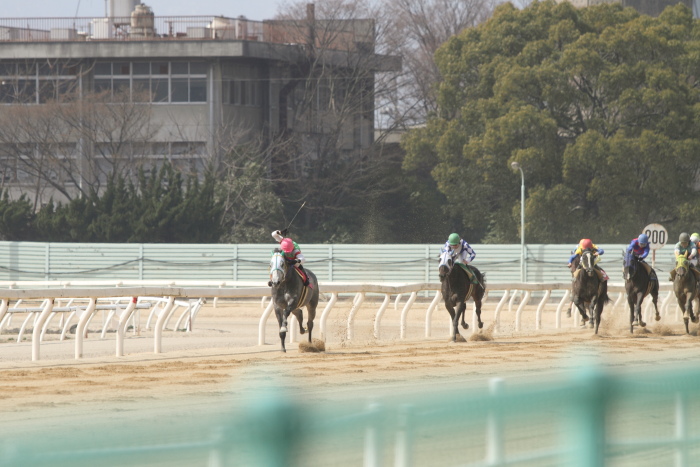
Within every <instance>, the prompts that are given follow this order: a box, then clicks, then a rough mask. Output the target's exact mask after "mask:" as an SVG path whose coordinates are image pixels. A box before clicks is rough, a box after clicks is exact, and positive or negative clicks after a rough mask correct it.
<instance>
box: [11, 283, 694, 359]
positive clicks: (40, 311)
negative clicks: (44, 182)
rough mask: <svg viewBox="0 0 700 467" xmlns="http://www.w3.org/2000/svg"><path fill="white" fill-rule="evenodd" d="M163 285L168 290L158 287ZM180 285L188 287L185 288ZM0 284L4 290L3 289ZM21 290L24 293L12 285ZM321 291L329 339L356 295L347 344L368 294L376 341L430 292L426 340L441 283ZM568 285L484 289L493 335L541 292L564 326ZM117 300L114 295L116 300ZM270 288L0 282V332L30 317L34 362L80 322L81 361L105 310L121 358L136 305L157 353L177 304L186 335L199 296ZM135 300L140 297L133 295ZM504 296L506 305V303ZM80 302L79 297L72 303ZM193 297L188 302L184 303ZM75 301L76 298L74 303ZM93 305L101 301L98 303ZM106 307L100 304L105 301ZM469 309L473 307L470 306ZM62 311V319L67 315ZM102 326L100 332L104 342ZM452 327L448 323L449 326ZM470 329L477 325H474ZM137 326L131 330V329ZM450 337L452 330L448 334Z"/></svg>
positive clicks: (252, 293)
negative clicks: (332, 320) (394, 313)
mask: <svg viewBox="0 0 700 467" xmlns="http://www.w3.org/2000/svg"><path fill="white" fill-rule="evenodd" d="M164 284H167V285H164ZM185 284H186V285H185ZM671 286H672V284H670V283H666V284H660V291H661V292H660V295H662V294H663V293H666V296H665V298H663V299H662V300H660V301H661V303H660V304H659V311H660V313H661V314H662V315H663V316H667V315H668V314H669V308H671V307H674V308H675V307H676V305H675V303H676V302H675V300H672V296H673V292H672V290H671ZM2 287H6V288H2ZM18 287H22V288H18ZM319 288H320V290H321V292H322V294H323V295H324V296H325V297H329V298H328V300H327V304H326V306H325V308H324V309H323V312H322V313H321V315H320V323H319V324H320V332H321V338H322V339H325V338H326V336H327V320H328V318H329V316H330V314H331V313H332V311H333V307H334V305H335V304H336V303H337V300H338V296H339V294H355V297H354V299H353V306H352V309H351V312H350V313H349V316H348V318H347V325H346V331H345V336H346V338H347V339H348V340H352V339H353V338H354V325H355V318H356V316H357V313H358V312H359V311H360V310H361V307H362V305H363V304H366V303H367V302H366V301H365V297H366V296H367V295H368V294H375V295H381V296H384V300H383V302H382V304H381V306H380V307H379V309H378V310H377V311H376V313H375V316H374V330H373V331H374V335H375V337H376V338H379V337H380V335H381V323H382V317H383V314H384V312H385V310H386V308H387V306H388V304H389V302H390V300H391V296H392V295H393V296H395V297H396V298H395V299H394V307H395V308H396V309H398V307H399V306H400V303H401V300H402V297H403V295H405V294H408V295H409V298H408V300H407V301H406V303H405V305H404V306H403V308H402V310H401V314H400V323H399V329H400V338H401V339H405V338H406V329H407V322H408V315H409V313H410V312H411V310H412V309H413V308H414V305H415V303H416V300H417V297H418V294H419V293H421V292H423V293H428V295H429V294H430V293H434V294H435V295H434V298H433V300H432V301H431V303H430V305H429V306H428V308H427V310H426V311H425V337H426V338H428V337H431V335H432V327H431V321H432V319H431V317H432V313H433V311H434V310H435V309H436V308H438V307H439V302H440V299H441V294H440V292H439V291H440V283H432V282H426V283H414V284H386V283H385V284H361V283H337V282H325V283H324V282H321V283H320V284H319ZM570 288H571V284H570V283H568V282H562V283H501V284H488V292H489V293H490V294H491V295H492V296H494V295H498V294H499V292H500V293H502V295H501V298H500V300H499V302H498V304H497V305H496V309H495V312H494V323H495V326H494V331H495V332H498V330H499V325H500V318H501V311H502V309H503V307H504V306H505V304H506V302H508V307H509V310H511V311H512V307H513V305H514V303H515V300H516V298H518V297H521V300H520V302H519V303H518V308H517V310H516V312H515V331H520V330H521V329H522V326H523V322H524V320H525V319H526V317H525V314H526V311H527V308H526V306H527V305H528V304H529V302H530V300H531V298H532V296H533V294H541V298H540V301H539V303H538V305H537V309H536V312H535V314H534V317H533V318H534V323H535V329H537V330H540V329H542V315H543V314H544V313H545V311H546V309H547V308H554V312H555V328H557V329H559V328H561V327H562V319H561V314H562V312H563V311H564V310H565V309H569V303H570V302H569V301H568V300H569V293H570ZM559 291H560V292H563V293H562V298H561V301H559V302H558V304H557V303H551V302H552V300H551V297H552V294H553V293H555V292H559ZM608 292H609V295H610V296H611V298H615V294H618V295H617V297H616V298H615V300H614V302H613V303H612V304H609V305H608V307H609V308H608V310H611V311H614V310H615V309H616V308H619V307H621V306H624V307H625V309H626V307H627V304H626V300H624V299H623V298H624V285H623V284H619V283H618V284H616V283H610V284H609V285H608ZM116 295H118V297H115V296H116ZM269 295H270V289H269V287H266V286H260V284H259V283H257V282H255V283H251V282H250V281H247V282H218V281H217V282H214V281H191V282H187V283H184V282H182V286H177V282H176V281H131V282H128V281H117V282H115V281H56V282H45V281H40V282H11V283H8V282H0V300H1V301H0V332H1V331H2V329H3V327H7V326H9V323H10V320H11V317H12V315H13V314H16V313H25V314H27V317H26V319H25V320H24V322H23V324H22V327H21V328H20V330H19V336H18V342H19V341H21V338H22V334H23V332H24V329H25V328H26V327H27V326H28V325H29V323H30V321H31V319H32V318H33V319H34V326H33V328H34V329H33V332H32V360H39V357H40V345H41V341H42V338H43V336H44V333H45V332H46V328H47V327H48V324H49V323H50V321H51V319H52V318H53V317H54V316H56V314H58V313H62V319H61V325H62V327H63V332H62V334H61V339H63V338H64V337H65V333H66V330H67V329H68V325H69V323H70V321H71V320H72V319H73V318H77V319H78V326H77V330H76V342H75V358H76V359H79V358H82V356H83V338H84V336H85V333H86V329H87V325H88V324H89V322H90V320H91V319H92V318H93V316H94V313H95V312H96V311H97V310H111V312H110V314H109V317H108V319H107V320H106V321H107V322H108V323H109V322H110V321H111V320H112V319H116V320H117V325H116V330H117V342H116V355H117V356H118V357H120V356H123V355H124V338H125V335H126V326H127V322H128V321H129V320H130V319H131V320H132V321H133V320H134V319H135V314H136V311H137V310H138V309H140V308H151V311H150V314H149V317H148V321H147V324H146V328H147V329H148V328H150V327H151V323H152V322H154V328H153V330H154V348H153V351H154V353H161V351H162V339H163V332H164V330H165V329H166V327H167V325H168V323H169V321H170V320H171V318H172V317H173V315H174V314H175V313H176V310H177V309H178V308H180V307H182V308H184V311H183V312H182V313H181V315H180V317H179V319H178V320H177V322H176V325H175V328H178V327H179V326H180V325H181V324H182V323H183V321H184V322H185V325H186V328H187V330H188V331H191V330H192V326H193V323H194V320H195V318H196V315H197V313H198V311H199V309H200V308H201V306H202V304H203V303H204V301H205V300H204V297H213V298H214V303H216V299H218V298H263V305H264V302H265V297H269ZM139 297H140V298H139ZM509 298H510V300H508V299H509ZM59 299H63V300H70V302H69V303H71V304H72V303H84V304H82V305H71V306H64V307H61V306H54V305H55V304H56V301H57V300H59ZM78 299H80V300H78ZM182 299H193V300H189V301H187V300H182ZM12 300H16V301H17V303H16V304H15V306H14V307H13V308H10V306H9V305H10V302H11V301H12ZM24 300H43V303H42V306H41V307H36V306H35V307H24V308H20V307H19V304H21V303H22V301H24ZM76 300H77V301H76ZM98 301H99V303H98ZM105 301H106V302H107V303H103V302H105ZM650 304H651V301H650V300H648V303H647V306H646V308H645V310H644V311H645V314H646V315H647V316H648V317H650V315H651V313H652V312H653V310H652V309H651V308H650ZM472 309H473V307H472ZM272 311H273V307H272V303H271V302H270V303H269V304H268V305H267V307H266V308H265V310H264V311H263V313H262V316H261V317H260V321H259V325H258V344H259V345H264V344H265V329H266V324H267V320H268V318H269V317H270V315H271V314H272ZM66 314H67V317H66V316H65V315H66ZM572 315H573V317H574V325H576V324H578V320H577V318H578V316H577V315H578V313H572ZM675 319H676V321H678V320H679V319H680V314H679V313H678V312H677V310H676V313H675ZM475 322H476V314H475V312H474V311H472V323H475ZM106 326H107V324H105V327H103V331H102V337H103V338H104V333H105V330H106ZM450 327H451V325H450ZM473 327H475V326H473ZM134 329H136V326H134ZM452 332H454V330H453V329H450V334H451V333H452ZM294 337H295V336H294V333H293V332H292V333H290V339H294Z"/></svg>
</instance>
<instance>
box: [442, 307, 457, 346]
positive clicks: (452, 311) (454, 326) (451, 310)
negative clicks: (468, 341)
mask: <svg viewBox="0 0 700 467" xmlns="http://www.w3.org/2000/svg"><path fill="white" fill-rule="evenodd" d="M445 308H447V312H448V313H449V314H450V323H451V324H452V330H453V331H454V334H452V342H455V341H456V340H457V334H459V329H457V324H455V316H456V313H455V308H454V305H452V302H450V299H449V298H448V297H445Z"/></svg>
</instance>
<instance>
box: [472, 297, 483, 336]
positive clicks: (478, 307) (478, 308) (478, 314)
mask: <svg viewBox="0 0 700 467" xmlns="http://www.w3.org/2000/svg"><path fill="white" fill-rule="evenodd" d="M483 298H484V289H480V293H479V294H477V295H476V296H475V297H474V305H475V306H476V322H477V325H478V326H479V329H481V328H483V327H484V322H483V321H481V301H482V300H483Z"/></svg>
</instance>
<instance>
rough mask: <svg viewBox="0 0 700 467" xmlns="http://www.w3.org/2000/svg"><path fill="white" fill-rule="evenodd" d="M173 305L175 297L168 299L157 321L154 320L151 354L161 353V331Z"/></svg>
mask: <svg viewBox="0 0 700 467" xmlns="http://www.w3.org/2000/svg"><path fill="white" fill-rule="evenodd" d="M174 304H175V297H172V296H171V297H168V302H167V304H166V305H165V307H164V308H162V310H161V312H160V315H158V319H157V320H156V325H155V328H154V329H153V331H154V335H153V353H161V352H162V351H163V330H164V329H165V321H166V320H167V319H168V317H169V316H170V310H171V309H172V308H173V305H174Z"/></svg>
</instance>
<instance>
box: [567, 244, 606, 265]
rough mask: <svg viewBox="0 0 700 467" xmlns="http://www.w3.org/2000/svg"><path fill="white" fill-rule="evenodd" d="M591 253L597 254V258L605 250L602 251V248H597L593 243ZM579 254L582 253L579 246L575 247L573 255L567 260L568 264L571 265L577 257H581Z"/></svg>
mask: <svg viewBox="0 0 700 467" xmlns="http://www.w3.org/2000/svg"><path fill="white" fill-rule="evenodd" d="M591 251H592V252H593V253H598V255H599V256H600V255H602V254H603V253H605V250H603V249H602V248H598V247H597V246H596V244H595V243H594V244H593V248H591ZM581 253H583V248H581V245H580V244H579V245H576V250H574V254H573V255H571V257H570V258H569V263H573V262H574V260H575V259H576V258H577V257H579V256H581Z"/></svg>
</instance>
